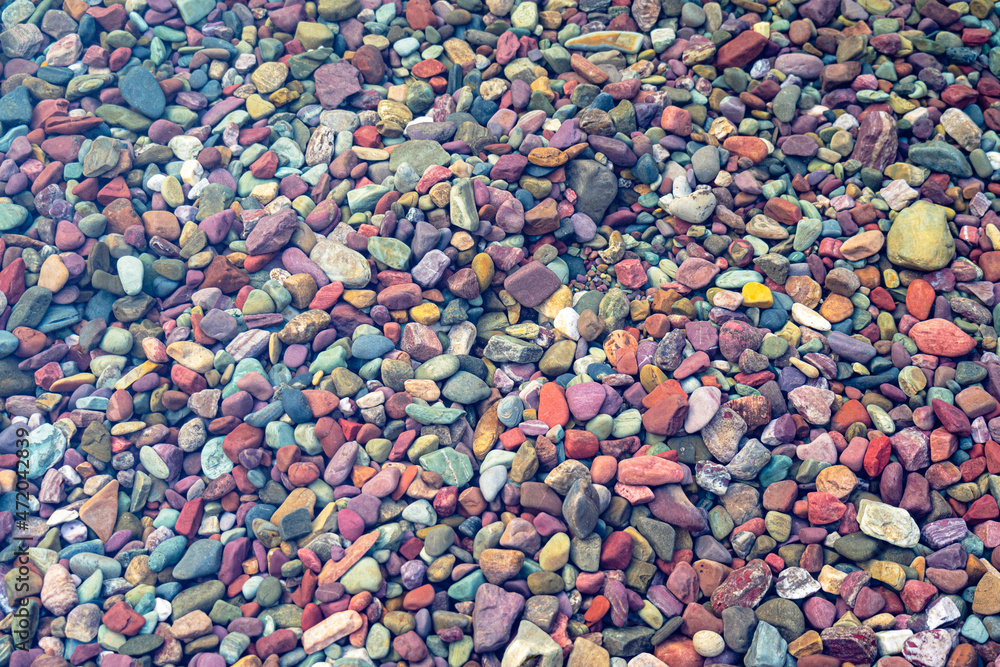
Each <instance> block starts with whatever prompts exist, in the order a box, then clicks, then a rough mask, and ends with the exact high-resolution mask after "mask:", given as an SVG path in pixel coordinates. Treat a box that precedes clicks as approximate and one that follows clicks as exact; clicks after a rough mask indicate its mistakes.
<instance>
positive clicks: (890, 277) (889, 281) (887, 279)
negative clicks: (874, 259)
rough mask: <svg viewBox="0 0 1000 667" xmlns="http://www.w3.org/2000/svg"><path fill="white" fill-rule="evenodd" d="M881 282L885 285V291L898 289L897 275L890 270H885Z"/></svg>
mask: <svg viewBox="0 0 1000 667" xmlns="http://www.w3.org/2000/svg"><path fill="white" fill-rule="evenodd" d="M882 282H884V283H885V286H886V288H887V289H893V288H896V287H899V274H898V273H896V272H895V271H893V270H892V269H886V270H885V271H883V272H882Z"/></svg>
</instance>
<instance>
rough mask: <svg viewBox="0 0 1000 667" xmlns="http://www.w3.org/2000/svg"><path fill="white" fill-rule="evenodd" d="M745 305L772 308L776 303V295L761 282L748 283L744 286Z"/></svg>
mask: <svg viewBox="0 0 1000 667" xmlns="http://www.w3.org/2000/svg"><path fill="white" fill-rule="evenodd" d="M743 305H744V306H746V307H747V308H770V307H771V306H772V305H774V296H773V295H772V294H771V290H769V289H768V288H767V287H765V286H764V285H762V284H760V283H747V284H746V285H744V286H743Z"/></svg>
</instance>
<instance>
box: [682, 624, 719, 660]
mask: <svg viewBox="0 0 1000 667" xmlns="http://www.w3.org/2000/svg"><path fill="white" fill-rule="evenodd" d="M691 642H692V643H693V644H694V650H695V652H697V653H698V655H700V656H702V657H703V658H714V657H715V656H717V655H719V654H720V653H722V652H723V651H725V650H726V642H725V641H723V639H722V636H721V635H719V633H718V632H712V631H711V630H699V631H698V632H696V633H694V637H692V638H691Z"/></svg>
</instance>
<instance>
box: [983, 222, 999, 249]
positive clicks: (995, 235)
mask: <svg viewBox="0 0 1000 667" xmlns="http://www.w3.org/2000/svg"><path fill="white" fill-rule="evenodd" d="M986 238H988V239H989V240H990V243H991V244H992V245H993V249H994V250H997V249H1000V229H997V226H996V225H994V224H993V223H992V222H991V223H990V224H988V225H986Z"/></svg>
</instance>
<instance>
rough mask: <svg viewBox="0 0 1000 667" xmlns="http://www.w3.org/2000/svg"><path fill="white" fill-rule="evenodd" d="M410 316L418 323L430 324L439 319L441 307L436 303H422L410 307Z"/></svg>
mask: <svg viewBox="0 0 1000 667" xmlns="http://www.w3.org/2000/svg"><path fill="white" fill-rule="evenodd" d="M410 318H411V319H412V320H413V321H414V322H418V323H419V324H425V325H427V326H430V325H432V324H435V323H437V321H438V320H440V319H441V309H440V308H438V306H437V304H436V303H430V302H426V303H422V304H420V305H419V306H414V307H413V308H410Z"/></svg>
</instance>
